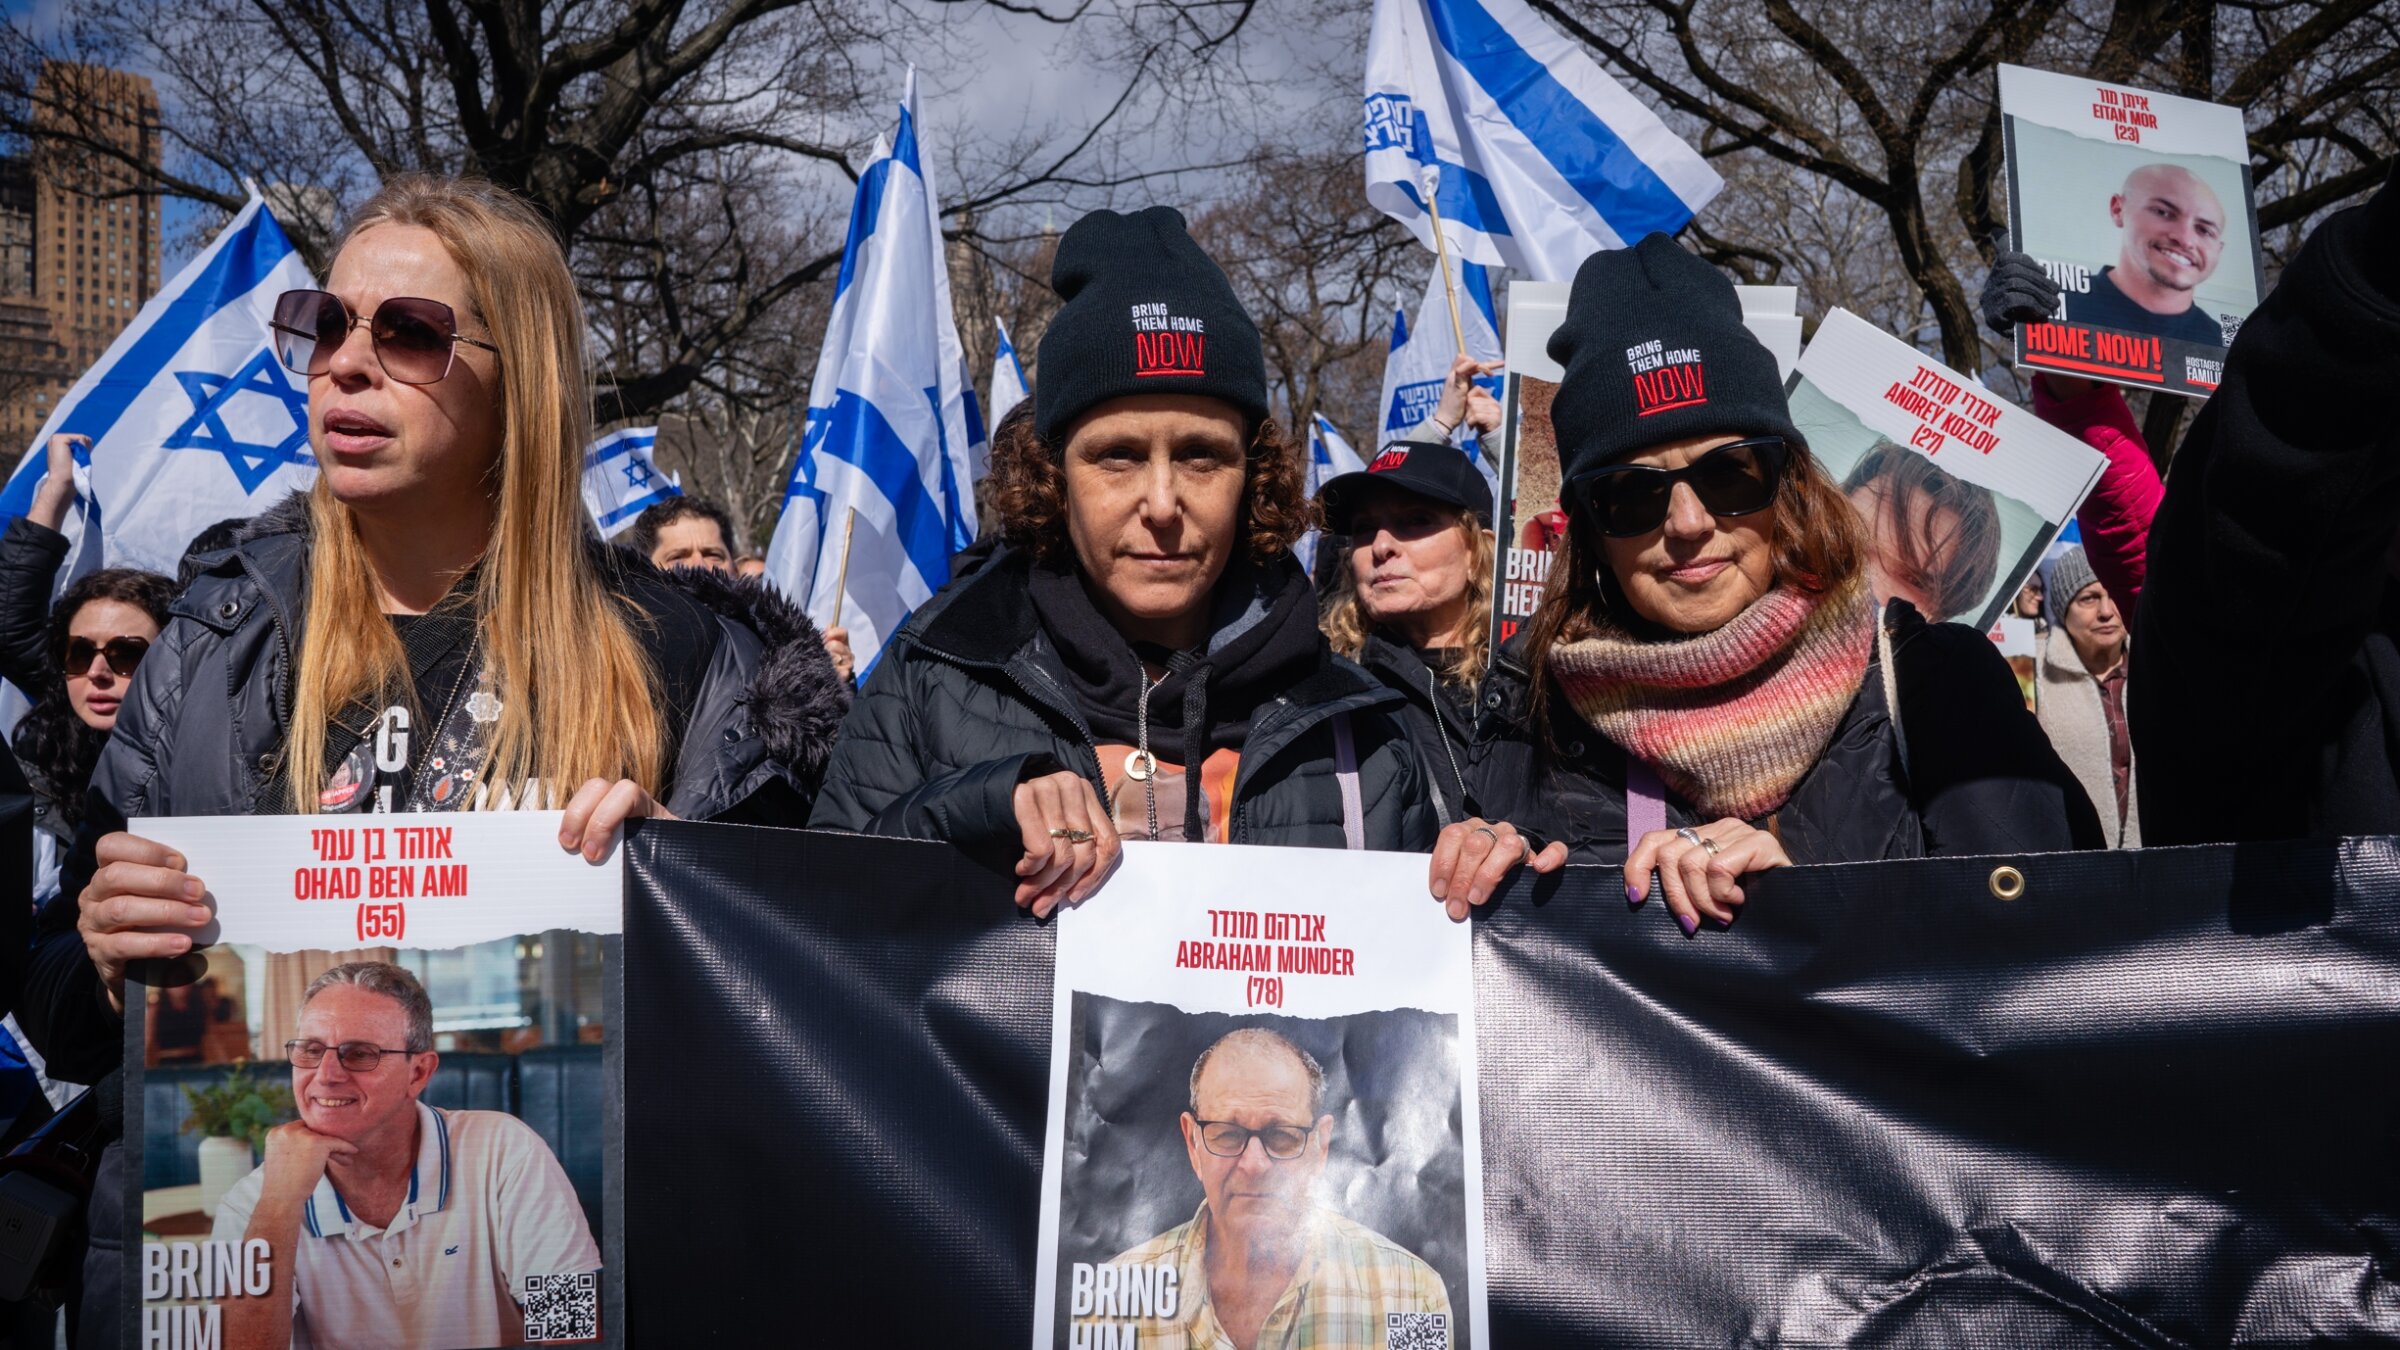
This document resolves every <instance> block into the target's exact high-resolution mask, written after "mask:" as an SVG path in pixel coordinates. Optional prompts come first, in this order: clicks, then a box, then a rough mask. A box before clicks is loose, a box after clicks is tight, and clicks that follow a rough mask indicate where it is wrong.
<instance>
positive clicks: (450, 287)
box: [20, 175, 846, 1344]
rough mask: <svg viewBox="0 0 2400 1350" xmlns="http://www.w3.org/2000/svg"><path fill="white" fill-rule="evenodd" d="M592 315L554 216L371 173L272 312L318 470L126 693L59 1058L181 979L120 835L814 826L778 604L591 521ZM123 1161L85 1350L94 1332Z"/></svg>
mask: <svg viewBox="0 0 2400 1350" xmlns="http://www.w3.org/2000/svg"><path fill="white" fill-rule="evenodd" d="M586 331H587V329H586V325H585V322H584V315H583V306H582V303H581V301H580V299H579V298H578V296H577V294H576V290H575V284H574V280H573V278H572V276H571V275H570V274H569V272H568V270H567V265H566V259H565V257H564V255H563V254H562V253H561V251H560V249H559V246H558V243H557V241H556V238H555V236H554V235H553V234H552V232H551V231H550V229H549V227H548V226H547V225H546V224H545V223H544V222H543V221H542V219H541V218H540V217H539V216H538V215H536V214H535V213H534V211H533V210H532V209H531V208H530V207H528V206H526V205H525V204H524V203H523V202H521V201H519V200H518V199H516V198H515V197H512V196H510V195H509V194H508V193H507V192H505V191H504V190H502V189H500V188H497V187H494V186H492V185H490V184H487V183H481V182H476V181H471V180H457V179H446V178H436V177H426V176H413V175H412V176H406V177H400V178H395V179H393V180H392V181H390V182H389V183H387V184H385V185H384V187H383V188H382V190H381V191H379V192H378V193H377V194H376V195H375V196H374V197H373V198H371V199H370V200H369V201H367V202H366V203H365V204H364V206H362V207H361V208H360V210H359V212H358V214H357V215H356V217H355V218H354V219H353V220H352V222H351V224H350V227H349V230H348V231H347V233H346V234H345V235H344V236H343V239H342V242H341V245H340V247H339V248H338V249H337V251H336V253H335V255H334V259H333V265H332V268H331V271H330V272H329V274H328V276H327V280H326V289H325V290H322V291H316V290H301V291H291V292H287V293H286V294H285V295H283V296H282V297H281V299H280V300H279V301H278V302H277V305H276V309H275V317H274V321H273V326H272V331H271V332H270V334H269V339H270V341H271V342H272V343H273V345H274V348H275V351H276V355H277V356H278V358H279V359H280V360H281V361H282V362H283V363H284V365H286V366H287V367H289V368H290V369H291V370H292V371H293V372H294V373H295V374H298V375H301V376H304V377H305V378H306V380H307V383H308V432H309V440H310V444H311V448H312V450H313V451H314V453H315V455H316V458H317V463H318V466H319V467H318V476H317V481H316V484H315V486H314V488H313V489H312V490H311V491H309V492H307V493H305V494H295V495H294V496H293V497H291V498H289V499H287V500H286V501H284V502H283V503H282V504H280V505H278V506H276V507H274V508H273V509H271V510H269V511H268V512H267V513H266V514H265V515H263V516H261V517H259V518H258V519H256V520H254V521H253V522H251V523H250V525H249V526H248V527H247V528H246V529H245V530H243V531H242V533H241V535H240V537H239V539H238V541H237V542H236V543H235V545H234V546H233V547H232V548H231V549H229V550H226V551H225V552H223V553H220V554H217V555H214V556H213V557H211V558H208V559H206V560H204V561H203V564H202V565H201V568H200V571H199V574H198V575H197V576H196V577H195V578H194V579H193V581H192V583H191V585H190V587H189V589H188V590H186V591H185V593H184V594H183V595H182V596H181V597H180V598H179V599H178V600H177V601H176V602H175V604H174V606H173V607H172V610H171V618H170V621H169V623H168V625H167V627H166V629H165V631H164V632H162V633H161V634H160V635H159V639H158V641H157V642H156V643H155V644H154V645H153V647H152V649H151V651H150V653H149V655H148V657H147V659H145V660H144V661H143V662H142V665H141V669H140V671H139V673H138V675H137V676H136V677H135V679H134V681H133V683H132V685H131V688H130V689H129V691H128V692H127V696H126V699H125V702H124V704H123V707H122V710H121V711H120V713H119V716H118V719H117V724H116V730H115V733H114V735H113V736H112V737H111V739H110V741H109V745H108V748H107V750H106V751H105V752H104V753H103V755H102V757H101V760H100V764H99V767H98V769H97V770H96V771H95V773H94V775H93V779H92V787H91V793H90V797H89V801H88V806H87V809H86V812H85V823H84V827H83V830H82V832H81V835H80V836H79V839H78V842H77V845H76V849H75V852H74V854H73V855H72V856H71V857H70V859H69V861H68V863H67V867H66V876H65V879H64V885H63V887H62V893H61V895H60V897H59V899H58V900H57V901H56V902H55V903H53V904H52V905H50V906H49V907H48V908H47V909H46V910H45V911H44V913H43V915H42V923H41V933H42V936H41V938H40V939H39V941H38V944H37V946H36V949H35V953H34V956H33V962H32V969H31V970H30V971H29V973H28V978H27V987H26V993H25V998H24V1001H23V1002H22V1003H21V1004H20V1012H21V1014H22V1016H23V1020H24V1022H25V1025H26V1029H27V1030H28V1032H30V1033H31V1035H32V1038H33V1039H34V1041H35V1042H36V1044H37V1046H38V1047H39V1048H40V1049H41V1050H42V1051H43V1052H44V1054H45V1055H47V1056H48V1058H49V1060H50V1063H51V1066H52V1071H53V1072H54V1073H55V1074H57V1075H58V1076H60V1077H62V1078H66V1079H69V1080H72V1081H81V1082H97V1081H99V1080H100V1079H101V1078H102V1077H104V1076H105V1075H107V1074H108V1073H110V1072H112V1071H113V1070H114V1069H115V1068H116V1066H117V1062H118V1057H119V1054H120V1046H121V1044H122V1040H123V1033H122V1031H121V1030H120V1027H121V1017H122V1009H123V1006H124V998H123V989H124V977H125V969H126V966H127V964H128V963H130V962H133V961H141V960H157V961H163V962H168V963H178V964H179V965H181V966H194V965H196V964H197V962H196V960H193V959H191V958H190V953H191V952H192V949H193V946H194V934H195V931H196V930H198V929H199V928H201V927H202V926H204V925H205V924H206V923H208V921H209V919H210V914H209V911H208V909H207V908H206V907H205V906H204V905H202V904H200V903H199V901H200V898H201V897H202V895H203V894H204V893H205V890H206V882H205V879H204V878H202V877H199V876H194V875H191V874H189V873H188V872H187V870H186V867H187V864H186V861H185V859H184V858H183V857H182V856H181V855H179V854H177V853H176V852H175V851H173V850H172V849H169V848H167V847H165V846H164V845H162V844H158V843H155V842H153V841H151V840H148V839H145V838H142V837H141V836H140V835H138V834H135V833H130V832H127V831H126V829H125V823H126V822H127V821H128V820H131V819H135V818H138V817H142V816H189V815H211V814H225V815H245V814H276V813H283V812H302V813H308V812H324V813H350V812H371V811H406V810H459V809H487V810H504V809H511V808H544V807H548V808H559V807H563V808H564V809H565V818H564V821H563V824H562V827H561V829H560V832H559V843H560V845H561V846H562V847H565V848H568V849H574V850H579V851H581V852H582V853H583V854H584V855H585V856H586V857H588V858H591V859H593V860H595V861H597V860H598V859H599V858H601V857H602V856H603V855H605V853H606V852H607V851H608V849H609V848H610V847H612V846H613V837H614V834H615V831H616V830H617V828H618V827H619V826H621V825H622V824H623V823H624V822H625V821H626V820H627V819H629V818H632V817H635V816H664V815H670V814H672V815H677V816H687V817H717V818H723V817H736V818H742V819H750V820H766V821H775V820H780V821H785V822H789V823H793V824H797V823H799V822H800V821H801V820H802V819H803V818H804V816H805V812H806V806H807V801H808V798H809V796H810V794H811V791H812V790H813V786H814V783H815V780H816V777H817V776H818V775H819V774H820V773H821V771H822V766H823V761H824V757H825V754H826V751H827V749H828V748H829V746H830V743H831V739H832V732H833V730H834V728H835V726H836V725H837V724H838V721H839V718H840V716H841V714H842V712H843V710H844V706H845V704H846V693H845V691H844V688H843V686H842V685H841V684H840V682H839V681H838V680H836V679H835V678H834V676H833V673H832V670H831V667H830V665H829V664H828V663H827V661H826V659H825V655H824V651H823V649H822V647H820V646H819V644H818V642H817V640H816V633H815V631H814V630H813V629H812V628H810V627H809V625H808V623H807V621H806V620H805V619H804V618H801V617H800V616H799V615H798V614H797V613H796V612H793V611H791V610H790V609H789V608H788V607H785V606H778V605H776V604H774V603H773V602H771V601H770V600H769V599H767V598H766V597H764V596H763V595H761V594H760V593H759V592H758V591H757V590H756V589H755V588H745V587H742V586H741V585H739V584H738V583H734V582H732V581H730V580H725V579H717V580H714V581H710V580H708V579H706V578H696V577H692V576H690V575H688V574H686V575H683V576H678V577H675V578H672V579H671V578H669V577H667V576H665V575H663V574H661V573H659V572H658V571H657V570H656V569H654V568H651V567H650V566H649V565H648V564H647V563H646V562H644V561H642V560H639V559H636V558H634V557H633V556H632V555H631V554H628V553H624V552H622V551H619V550H613V549H610V548H608V547H607V546H605V545H604V544H602V543H601V542H600V541H599V540H598V538H597V536H596V535H594V534H593V532H592V530H591V526H590V524H589V520H588V517H587V515H586V512H585V508H584V505H583V500H582V494H581V490H580V478H581V472H582V459H583V452H584V446H585V444H586V442H587V441H588V439H589V435H588V432H589V412H588V407H589V403H588V401H589V397H590V395H589V390H588V385H587V383H586V370H585V362H584V342H585V335H586ZM179 959H181V960H180V961H179ZM176 968H177V966H176V965H174V964H171V965H169V966H166V967H163V968H162V969H161V970H160V971H159V972H157V973H155V974H154V975H153V977H152V980H153V982H162V983H172V982H174V980H175V978H176V977H175V974H174V971H175V969H176ZM192 973H195V974H196V973H197V972H196V971H194V972H192ZM119 1153H120V1150H118V1149H117V1148H116V1147H115V1146H114V1145H111V1146H110V1148H109V1149H108V1151H107V1154H106V1155H105V1156H104V1159H103V1162H102V1166H101V1170H100V1175H99V1178H98V1181H97V1183H96V1185H95V1187H94V1190H93V1213H92V1216H91V1217H92V1222H91V1225H90V1228H91V1232H92V1233H93V1235H94V1237H93V1242H92V1248H91V1251H90V1253H89V1256H88V1259H87V1262H86V1269H85V1282H84V1284H85V1287H84V1314H85V1316H84V1319H83V1326H84V1329H83V1332H82V1334H83V1335H84V1336H86V1337H88V1338H92V1339H90V1340H89V1342H88V1343H90V1344H114V1343H115V1339H116V1338H115V1334H114V1333H115V1322H116V1311H115V1310H116V1304H115V1300H116V1297H117V1290H118V1287H119V1275H120V1273H121V1272H120V1265H121V1263H120V1260H119V1253H118V1252H117V1250H116V1249H115V1243H114V1240H113V1239H114V1237H115V1235H116V1233H117V1232H118V1231H119V1230H120V1223H119V1220H118V1218H117V1215H116V1209H117V1206H118V1203H119V1200H120V1198H121V1196H120V1183H119V1182H118V1181H117V1173H118V1171H119V1170H120V1167H121V1161H120V1160H119V1158H118V1155H119ZM284 1161H285V1162H286V1165H288V1166H289V1167H293V1168H297V1169H300V1170H306V1168H307V1166H308V1165H309V1164H311V1163H313V1164H314V1165H315V1166H316V1167H317V1169H318V1170H320V1171H321V1170H322V1168H323V1166H324V1159H323V1158H322V1157H318V1158H313V1159H306V1158H304V1159H297V1160H284ZM278 1163H279V1159H278V1158H277V1156H276V1149H275V1148H274V1147H270V1149H269V1151H268V1157H267V1166H268V1167H269V1168H270V1169H274V1168H276V1167H277V1166H278ZM285 1334H286V1335H287V1336H288V1334H289V1333H288V1332H287V1333H285ZM278 1343H280V1342H278Z"/></svg>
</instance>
